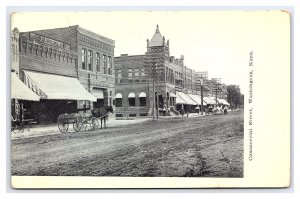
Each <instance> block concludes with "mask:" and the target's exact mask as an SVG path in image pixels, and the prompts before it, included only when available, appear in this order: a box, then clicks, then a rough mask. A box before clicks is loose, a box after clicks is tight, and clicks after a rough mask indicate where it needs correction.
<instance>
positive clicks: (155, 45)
mask: <svg viewBox="0 0 300 199" xmlns="http://www.w3.org/2000/svg"><path fill="white" fill-rule="evenodd" d="M147 53H153V54H160V55H163V56H164V57H165V58H166V59H167V60H168V59H169V57H170V51H169V40H168V41H166V39H165V37H164V36H162V35H161V33H160V31H159V27H158V25H156V30H155V33H154V35H153V37H152V39H151V40H150V41H149V39H147Z"/></svg>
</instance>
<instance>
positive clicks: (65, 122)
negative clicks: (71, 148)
mask: <svg viewBox="0 0 300 199" xmlns="http://www.w3.org/2000/svg"><path fill="white" fill-rule="evenodd" d="M70 125H72V126H73V129H74V131H76V132H78V131H84V130H86V129H87V128H88V126H91V127H92V128H93V129H96V128H98V126H99V124H98V120H97V118H96V117H93V115H92V114H90V113H70V114H66V113H65V114H61V115H59V116H58V120H57V126H58V129H59V130H60V131H61V132H62V133H67V132H68V129H69V126H70Z"/></svg>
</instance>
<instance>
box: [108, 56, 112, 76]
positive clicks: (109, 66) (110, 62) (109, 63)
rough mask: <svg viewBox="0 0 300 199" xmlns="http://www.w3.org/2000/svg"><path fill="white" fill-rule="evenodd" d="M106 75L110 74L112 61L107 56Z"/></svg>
mask: <svg viewBox="0 0 300 199" xmlns="http://www.w3.org/2000/svg"><path fill="white" fill-rule="evenodd" d="M107 73H108V74H109V75H111V74H112V59H111V57H110V56H108V63H107Z"/></svg>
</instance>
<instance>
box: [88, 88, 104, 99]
mask: <svg viewBox="0 0 300 199" xmlns="http://www.w3.org/2000/svg"><path fill="white" fill-rule="evenodd" d="M91 93H92V94H93V95H94V96H95V97H96V98H97V99H104V93H103V90H102V89H93V90H92V92H91Z"/></svg>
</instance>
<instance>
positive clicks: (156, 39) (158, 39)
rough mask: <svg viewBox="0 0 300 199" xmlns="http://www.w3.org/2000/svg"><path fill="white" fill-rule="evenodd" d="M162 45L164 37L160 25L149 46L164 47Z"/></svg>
mask: <svg viewBox="0 0 300 199" xmlns="http://www.w3.org/2000/svg"><path fill="white" fill-rule="evenodd" d="M162 45H163V37H162V36H161V34H160V32H159V28H158V25H157V26H156V31H155V34H154V35H153V37H152V39H151V41H150V43H149V46H150V47H152V46H162Z"/></svg>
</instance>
